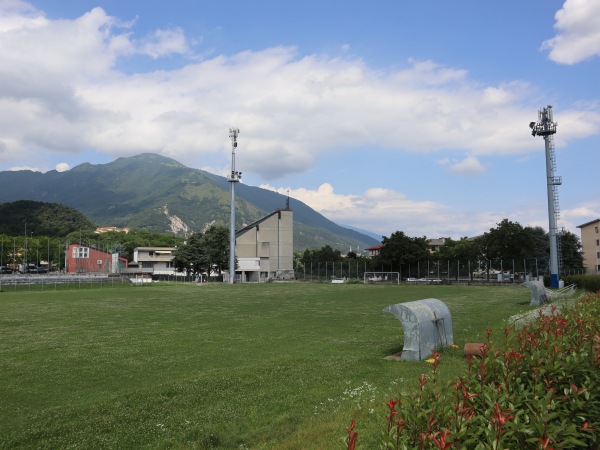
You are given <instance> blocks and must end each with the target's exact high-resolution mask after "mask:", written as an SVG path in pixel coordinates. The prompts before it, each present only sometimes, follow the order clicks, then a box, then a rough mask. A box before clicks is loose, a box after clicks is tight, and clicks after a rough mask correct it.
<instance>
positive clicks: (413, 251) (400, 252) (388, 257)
mask: <svg viewBox="0 0 600 450" xmlns="http://www.w3.org/2000/svg"><path fill="white" fill-rule="evenodd" d="M382 244H383V246H382V247H381V251H380V253H379V255H377V256H376V257H375V258H373V264H372V266H373V267H377V266H384V267H390V268H392V269H393V268H397V269H399V270H401V268H402V266H404V265H407V264H411V263H416V262H418V261H423V260H425V259H427V258H428V257H429V244H428V239H427V238H426V237H425V236H423V237H414V238H412V237H409V236H406V235H405V234H404V232H402V231H396V232H394V233H392V234H391V235H390V237H389V238H388V237H387V236H384V237H383V241H382Z"/></svg>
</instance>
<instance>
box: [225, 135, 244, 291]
mask: <svg viewBox="0 0 600 450" xmlns="http://www.w3.org/2000/svg"><path fill="white" fill-rule="evenodd" d="M239 133H240V130H239V129H237V128H230V129H229V137H230V138H231V174H230V175H229V176H228V177H227V181H229V183H231V214H230V216H231V221H230V224H229V284H234V283H235V183H238V182H239V181H240V178H241V176H242V172H236V170H235V149H236V147H237V137H238V134H239Z"/></svg>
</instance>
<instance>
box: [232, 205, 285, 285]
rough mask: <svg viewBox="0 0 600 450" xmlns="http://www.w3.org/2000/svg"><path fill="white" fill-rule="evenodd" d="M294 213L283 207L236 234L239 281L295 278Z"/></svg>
mask: <svg viewBox="0 0 600 450" xmlns="http://www.w3.org/2000/svg"><path fill="white" fill-rule="evenodd" d="M293 235H294V215H293V213H292V210H291V209H279V210H277V211H275V212H272V213H271V214H269V215H268V216H265V217H263V218H262V219H259V220H257V221H256V222H254V223H251V224H250V225H247V226H245V227H244V228H242V229H241V230H238V231H237V232H236V234H235V241H236V256H237V261H238V265H237V269H236V279H237V280H236V281H239V282H246V281H254V282H256V281H266V280H269V279H284V280H288V279H293V278H294V236H293Z"/></svg>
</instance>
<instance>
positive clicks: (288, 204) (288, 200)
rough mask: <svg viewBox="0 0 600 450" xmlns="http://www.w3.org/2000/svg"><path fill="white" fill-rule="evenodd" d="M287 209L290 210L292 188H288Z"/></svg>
mask: <svg viewBox="0 0 600 450" xmlns="http://www.w3.org/2000/svg"><path fill="white" fill-rule="evenodd" d="M285 209H287V210H288V211H289V210H290V190H289V189H288V190H287V200H286V201H285Z"/></svg>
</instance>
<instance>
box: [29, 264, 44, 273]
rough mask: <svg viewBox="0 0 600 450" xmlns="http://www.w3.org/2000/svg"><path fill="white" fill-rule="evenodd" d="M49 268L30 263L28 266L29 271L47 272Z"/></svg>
mask: <svg viewBox="0 0 600 450" xmlns="http://www.w3.org/2000/svg"><path fill="white" fill-rule="evenodd" d="M47 272H48V269H46V268H45V267H42V266H36V265H35V264H29V266H28V267H27V273H47Z"/></svg>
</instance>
